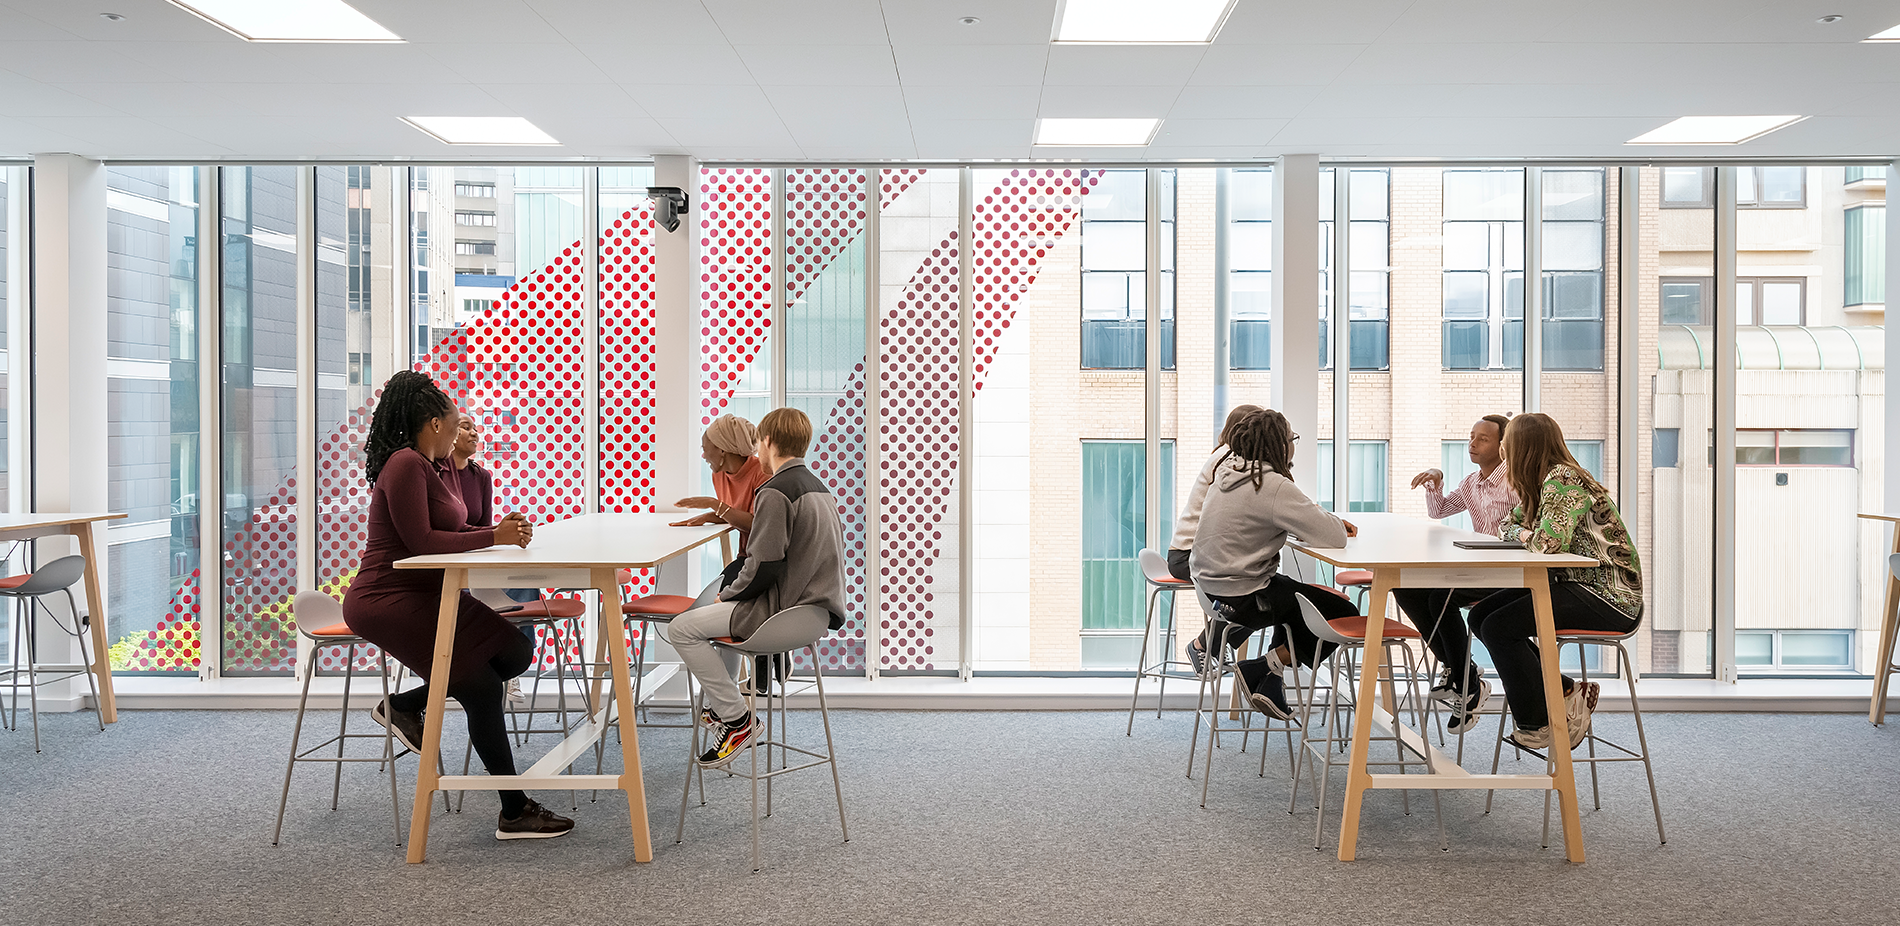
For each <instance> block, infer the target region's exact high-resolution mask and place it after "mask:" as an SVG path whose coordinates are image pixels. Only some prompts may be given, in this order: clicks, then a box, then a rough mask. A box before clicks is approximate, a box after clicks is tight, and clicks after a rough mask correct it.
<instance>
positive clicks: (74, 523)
mask: <svg viewBox="0 0 1900 926" xmlns="http://www.w3.org/2000/svg"><path fill="white" fill-rule="evenodd" d="M124 517H125V515H123V514H110V513H95V512H83V513H71V514H62V513H58V512H32V513H23V514H0V543H3V542H6V541H10V540H33V539H36V538H39V537H56V536H59V535H62V534H68V535H71V536H73V537H76V538H78V540H79V555H80V556H83V557H85V558H86V615H87V617H86V620H87V622H88V623H90V624H91V625H92V665H91V666H90V667H88V668H89V670H90V671H91V672H92V674H93V675H94V676H96V677H97V678H98V680H99V719H100V720H102V721H104V722H106V723H117V722H118V720H119V703H118V701H117V699H116V698H114V697H113V694H112V659H111V656H110V655H109V651H110V649H111V647H112V644H111V643H110V642H108V641H107V640H106V598H105V595H104V594H102V593H101V591H100V588H99V545H98V544H97V543H95V542H94V538H93V533H92V525H93V523H94V522H96V521H118V520H121V519H123V518H124ZM49 668H57V667H49Z"/></svg>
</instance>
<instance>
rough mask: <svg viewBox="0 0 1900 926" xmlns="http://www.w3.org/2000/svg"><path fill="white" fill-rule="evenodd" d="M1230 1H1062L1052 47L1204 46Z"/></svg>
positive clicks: (1223, 19) (1222, 20)
mask: <svg viewBox="0 0 1900 926" xmlns="http://www.w3.org/2000/svg"><path fill="white" fill-rule="evenodd" d="M1233 8H1234V0H1168V2H1166V3H1158V2H1156V0H1062V2H1061V3H1060V4H1058V5H1057V6H1056V28H1055V41H1057V42H1062V43H1074V44H1080V45H1205V44H1207V43H1209V42H1212V41H1214V36H1215V34H1216V33H1218V32H1220V27H1221V24H1222V23H1225V22H1226V21H1227V14H1228V13H1229V12H1231V11H1232V10H1233Z"/></svg>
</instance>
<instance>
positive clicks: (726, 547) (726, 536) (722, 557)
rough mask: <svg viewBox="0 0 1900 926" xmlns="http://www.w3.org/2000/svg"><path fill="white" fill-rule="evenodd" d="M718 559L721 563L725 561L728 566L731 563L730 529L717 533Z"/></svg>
mask: <svg viewBox="0 0 1900 926" xmlns="http://www.w3.org/2000/svg"><path fill="white" fill-rule="evenodd" d="M719 561H720V562H722V563H725V564H726V565H728V566H730V565H732V532H731V531H727V532H725V533H723V534H720V535H719Z"/></svg>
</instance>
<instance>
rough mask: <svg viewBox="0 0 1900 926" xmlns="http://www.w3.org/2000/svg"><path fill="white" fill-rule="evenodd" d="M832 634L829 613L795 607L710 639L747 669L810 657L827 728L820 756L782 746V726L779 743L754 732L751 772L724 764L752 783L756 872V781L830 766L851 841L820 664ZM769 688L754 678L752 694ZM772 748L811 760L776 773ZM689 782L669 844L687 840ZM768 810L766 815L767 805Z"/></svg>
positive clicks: (696, 728)
mask: <svg viewBox="0 0 1900 926" xmlns="http://www.w3.org/2000/svg"><path fill="white" fill-rule="evenodd" d="M830 630H831V614H830V612H828V611H826V610H825V609H824V608H821V607H818V606H817V605H798V606H796V607H791V608H787V609H785V610H783V611H780V612H778V613H777V614H774V615H772V616H771V617H769V618H766V620H765V623H763V624H760V625H759V629H758V630H756V631H754V632H753V633H752V635H751V636H749V637H747V638H745V639H744V640H733V639H732V638H730V637H726V638H723V639H719V640H715V641H713V642H714V645H716V646H719V647H722V648H724V649H729V650H732V651H733V652H736V653H738V654H740V655H741V656H743V657H747V658H745V659H744V660H743V661H744V663H745V665H746V666H748V667H750V666H753V665H755V664H756V661H757V660H756V658H755V657H759V656H786V657H789V656H790V655H791V654H792V653H794V652H797V651H799V650H804V651H805V653H806V655H807V656H809V657H810V659H811V667H812V679H813V682H814V683H815V686H816V688H817V691H818V717H819V719H820V720H821V721H822V722H823V724H824V728H825V750H824V752H818V751H815V750H811V749H806V748H804V747H801V746H794V745H792V744H790V743H789V742H786V741H785V739H784V738H783V733H784V727H783V724H781V725H780V726H779V731H778V732H779V734H780V736H781V738H780V739H776V740H775V739H773V738H772V736H773V734H772V731H771V730H770V729H769V728H768V730H767V732H766V735H765V737H764V738H760V737H758V736H757V735H756V734H755V735H754V738H753V740H752V741H751V742H750V743H748V744H746V747H745V748H746V751H747V752H749V753H751V758H752V763H751V770H750V771H744V770H738V771H735V770H734V769H733V765H732V764H731V763H728V764H727V765H726V766H725V767H724V771H725V772H726V773H727V775H729V776H731V777H735V778H745V779H748V780H750V781H751V782H752V870H753V871H755V872H756V871H758V870H760V868H761V865H760V862H759V819H760V815H759V782H761V781H764V782H766V786H767V788H768V790H769V788H770V787H771V780H772V779H773V778H776V777H778V776H780V775H787V774H790V773H792V772H797V771H802V770H804V769H808V768H814V767H817V766H820V765H829V766H831V788H832V792H833V793H834V794H835V795H836V796H837V799H838V828H839V829H840V830H841V831H842V832H843V833H844V841H845V842H850V841H851V830H850V827H848V826H847V825H846V824H845V818H844V786H843V785H842V784H841V783H840V782H839V779H838V760H837V758H836V756H837V750H836V746H835V745H834V744H833V742H832V737H831V712H830V710H829V709H828V707H827V706H826V704H825V673H824V669H823V668H821V667H820V666H819V662H818V641H819V640H822V639H823V638H824V636H825V634H826V633H828V632H829V631H830ZM770 684H772V681H771V679H769V678H768V679H765V680H758V679H755V680H754V681H753V684H752V691H754V692H757V691H760V690H762V689H763V688H764V687H765V686H769V685H770ZM783 684H784V683H783V681H781V682H780V685H781V693H780V698H781V701H782V699H783V697H784V693H783V690H782V688H783ZM699 700H700V699H699V698H698V697H697V696H696V697H695V698H694V699H693V716H694V717H695V718H697V717H698V716H699V714H700V703H699ZM757 706H758V697H757V695H756V694H752V693H748V694H747V695H746V709H747V710H749V711H756V709H757ZM770 707H771V704H770V701H769V700H768V702H767V709H768V710H769V709H770ZM753 722H754V723H757V722H758V717H757V714H756V713H754V715H753ZM702 726H703V725H702V724H700V723H698V722H695V723H694V724H693V736H692V747H691V748H692V753H691V755H689V756H688V757H687V761H688V762H690V763H692V764H691V765H690V766H688V770H689V771H691V770H692V769H696V768H698V765H699V756H700V752H701V748H700V747H701V741H700V730H701V727H702ZM761 746H764V747H766V749H767V750H768V752H767V756H766V770H765V771H763V772H761V771H760V770H759V747H761ZM772 749H777V750H780V752H781V754H785V753H798V754H800V755H803V756H807V757H809V758H810V759H811V761H809V762H805V763H803V764H800V765H793V766H787V767H781V768H777V769H774V768H772V767H771V765H772V762H771V756H770V752H769V751H770V750H772ZM693 778H694V776H693V775H691V774H688V775H687V776H686V784H685V785H684V787H682V788H681V789H680V816H679V829H678V831H677V832H676V833H675V834H674V837H673V841H674V843H676V844H677V843H680V842H684V841H685V839H686V801H687V797H688V796H689V795H690V794H691V793H692V786H693ZM705 802H706V798H705V791H704V788H703V787H702V789H701V792H700V803H701V804H704V803H705ZM767 812H768V813H769V812H770V809H769V805H768V809H767Z"/></svg>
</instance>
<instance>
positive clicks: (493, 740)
mask: <svg viewBox="0 0 1900 926" xmlns="http://www.w3.org/2000/svg"><path fill="white" fill-rule="evenodd" d="M506 636H507V637H509V642H507V643H506V644H504V645H503V647H502V650H501V652H499V653H496V654H495V655H494V656H491V657H489V660H488V664H487V665H485V666H483V667H481V668H480V669H478V670H475V671H472V672H468V673H465V677H463V678H458V679H456V680H455V681H453V682H450V683H449V697H451V698H454V699H455V700H456V701H459V702H461V705H462V713H463V714H465V715H467V717H468V741H469V743H470V744H471V745H473V746H474V747H475V754H476V755H478V756H481V757H482V766H483V767H484V768H486V769H488V774H490V775H513V774H514V773H515V754H514V750H513V749H512V748H510V747H509V745H508V723H507V720H506V719H505V718H504V717H503V710H502V709H503V707H504V706H505V703H506V701H507V697H508V695H507V682H508V680H509V679H511V678H514V677H516V676H518V675H520V674H521V673H523V672H526V671H528V667H529V666H531V665H533V664H534V643H533V642H531V641H530V640H529V639H528V638H527V637H525V636H522V637H518V636H515V635H514V634H507V635H506ZM389 703H390V705H391V706H392V707H394V708H395V709H396V710H399V711H405V712H414V711H421V710H423V709H424V708H427V707H428V706H429V686H427V685H423V686H422V687H420V688H411V689H409V690H408V691H405V692H402V693H400V694H394V695H391V696H390V697H389ZM423 761H424V762H427V761H431V760H429V759H423ZM496 793H497V794H499V795H501V812H502V813H504V814H506V815H508V816H510V817H517V816H520V815H521V808H522V807H524V806H526V805H527V803H528V795H527V794H526V793H525V792H521V791H498V792H496Z"/></svg>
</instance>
